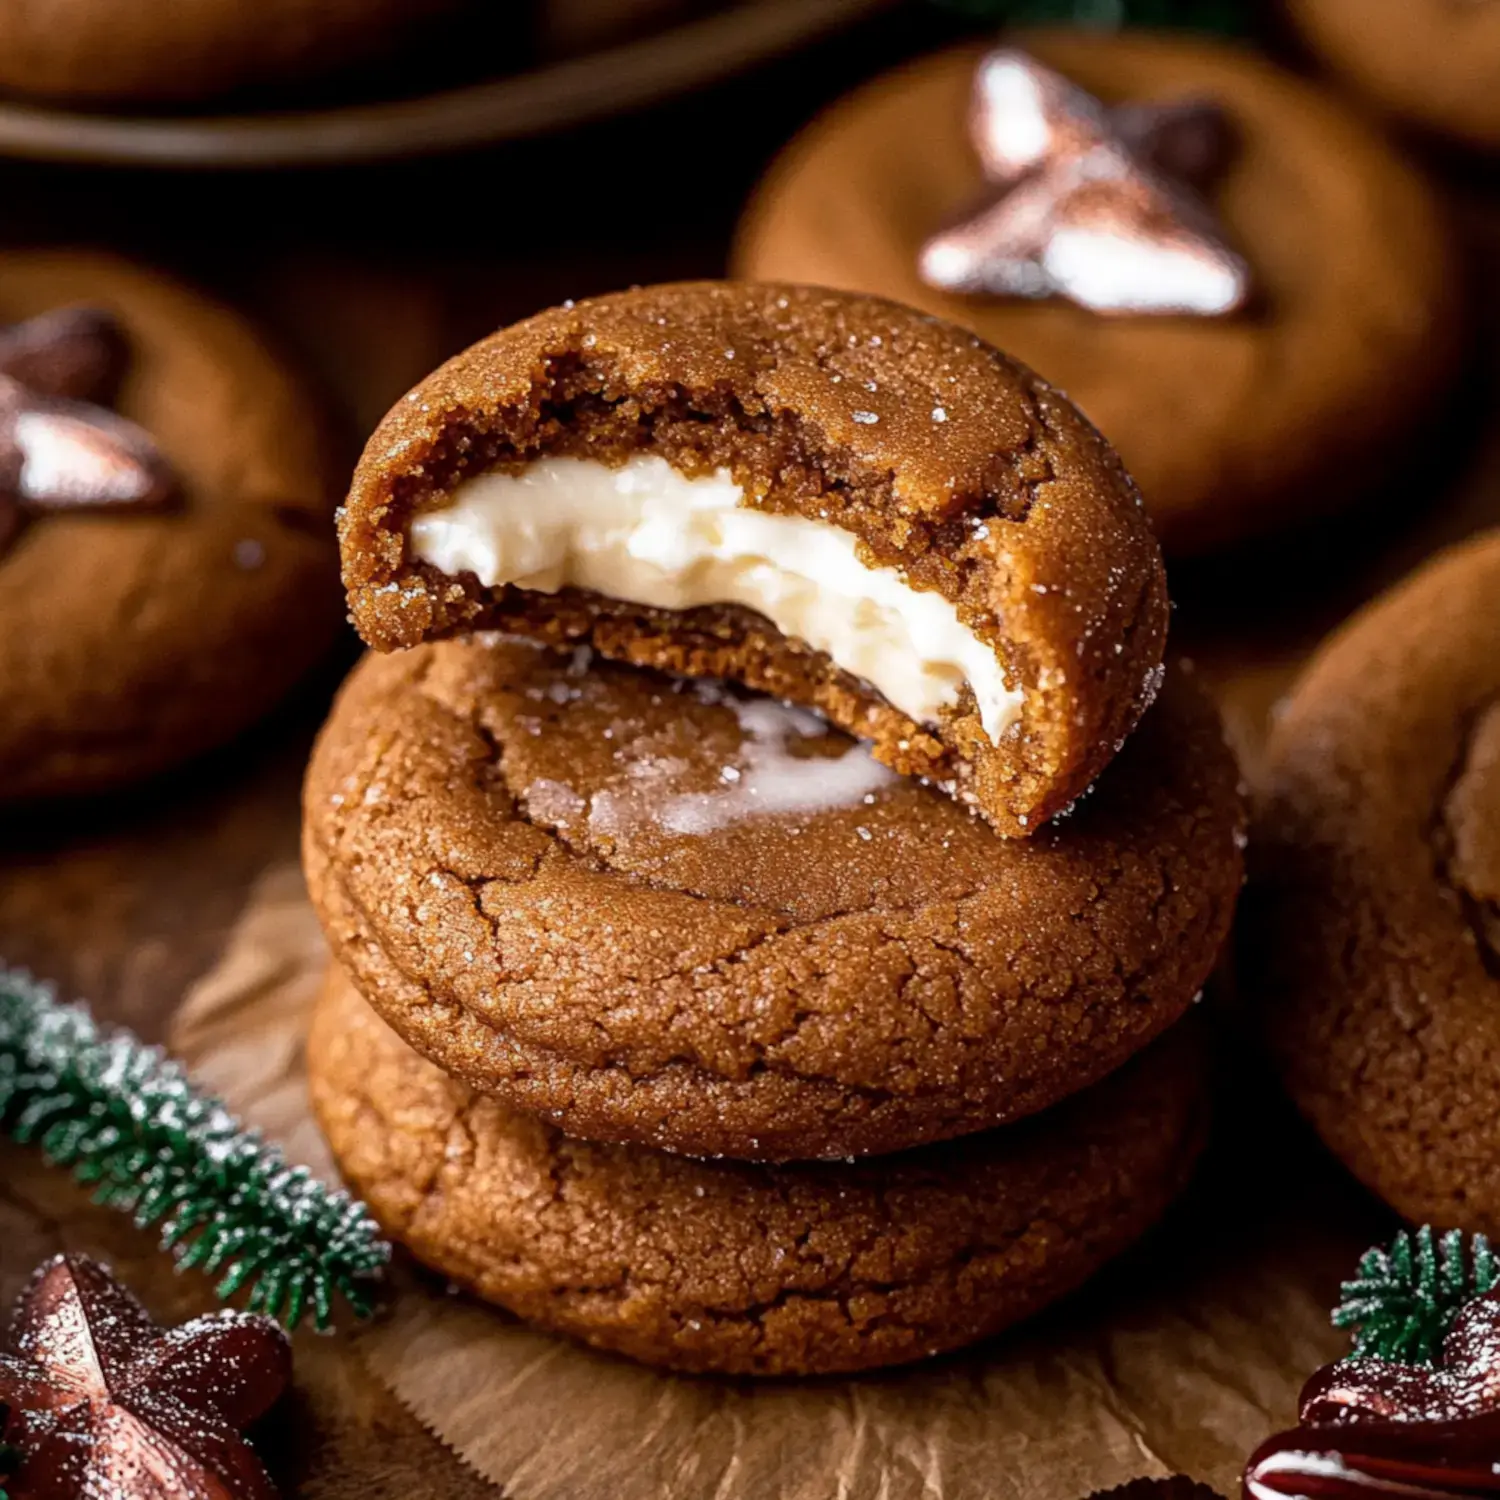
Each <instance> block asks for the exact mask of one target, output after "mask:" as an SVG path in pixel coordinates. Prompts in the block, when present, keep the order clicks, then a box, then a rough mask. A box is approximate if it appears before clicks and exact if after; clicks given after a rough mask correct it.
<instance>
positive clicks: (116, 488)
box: [0, 307, 176, 556]
mask: <svg viewBox="0 0 1500 1500" xmlns="http://www.w3.org/2000/svg"><path fill="white" fill-rule="evenodd" d="M124 359H125V342H124V337H123V335H122V334H121V332H120V327H119V325H118V324H117V323H116V322H115V320H114V319H113V318H112V317H111V316H110V315H109V314H108V313H106V312H102V311H100V310H99V309H97V308H88V307H66V308H60V309H58V310H57V311H56V312H50V313H43V314H42V315H41V316H40V317H37V318H31V319H29V320H28V321H26V322H25V323H17V324H16V325H14V326H13V327H11V328H6V329H0V556H3V555H4V553H5V550H6V548H7V547H8V546H9V545H10V543H11V542H13V541H14V540H15V538H16V537H17V535H18V534H19V533H20V530H21V526H22V524H23V522H24V521H25V519H26V517H27V516H28V515H35V514H37V513H38V512H42V511H49V510H73V509H77V508H80V507H84V508H90V509H93V508H100V507H108V508H110V509H126V510H154V509H157V508H159V507H161V506H163V505H166V504H168V503H169V502H170V501H171V500H172V499H173V497H174V496H175V494H176V481H175V479H174V477H173V475H172V471H171V470H170V468H168V466H167V463H166V460H165V459H164V458H163V457H162V455H161V451H160V450H159V449H158V448H157V446H156V444H155V442H153V441H152V439H151V436H150V434H149V433H147V432H146V431H145V430H144V429H143V428H141V427H138V426H136V424H135V423H134V422H128V421H126V420H125V418H124V417H121V416H117V415H116V414H115V413H114V412H111V411H108V410H106V409H105V407H103V406H101V405H100V404H99V403H100V402H101V401H104V400H106V399H108V398H109V396H110V395H112V394H113V391H114V388H115V386H116V385H117V384H118V383H119V378H120V374H121V372H122V370H123V368H124Z"/></svg>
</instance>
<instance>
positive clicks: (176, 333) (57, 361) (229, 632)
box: [0, 252, 339, 802]
mask: <svg viewBox="0 0 1500 1500" xmlns="http://www.w3.org/2000/svg"><path fill="white" fill-rule="evenodd" d="M0 325H4V326H3V328H0V698H3V700H4V703H5V712H4V715H3V717H0V802H3V801H6V800H15V799H22V798H32V797H44V796H51V795H56V794H59V793H72V792H82V791H92V790H96V789H99V788H102V787H107V786H111V785H114V784H116V783H118V782H122V781H125V780H128V779H131V778H135V777H139V776H144V775H148V774H151V773H154V772H157V771H160V770H163V769H164V768H166V767H168V766H171V765H174V764H176V763H178V762H180V761H182V760H185V759H186V758H188V757H189V756H192V755H195V754H197V753H199V752H200V751H203V750H206V749H208V748H210V747H211V746H214V745H217V744H219V743H221V742H223V741H224V740H226V739H228V738H230V737H231V736H232V735H234V734H236V733H238V732H239V731H240V730H241V729H243V728H245V727H246V726H247V725H248V724H250V723H251V722H252V721H253V720H255V719H256V718H257V717H259V716H260V715H261V714H262V713H264V712H265V711H266V710H267V709H268V708H269V707H270V706H271V705H272V704H273V703H274V702H275V701H276V699H277V698H279V697H280V696H281V695H282V694H283V693H284V692H285V691H286V689H287V688H288V687H290V686H291V684H292V683H293V682H294V681H295V680H296V679H297V677H299V676H300V675H301V674H302V673H303V672H304V671H305V670H306V669H307V668H308V667H309V666H310V665H311V664H312V663H313V662H314V661H315V660H316V659H317V658H318V656H320V655H321V654H322V653H323V652H324V651H325V650H326V649H327V647H328V646H329V645H330V644H331V643H332V641H333V639H334V636H335V633H336V631H337V629H338V625H339V597H338V586H337V578H336V558H335V554H334V547H333V541H332V534H331V533H332V527H331V519H332V509H333V507H332V501H331V496H330V489H331V472H330V467H329V465H328V463H327V461H326V458H325V454H324V451H323V442H322V436H321V433H320V431H319V423H318V418H317V415H316V411H315V406H314V403H313V402H312V401H311V400H310V398H309V397H308V395H307V393H306V392H305V391H304V390H303V389H302V387H301V386H300V385H299V384H298V383H297V382H296V381H295V380H294V379H293V378H292V377H291V376H290V375H289V374H288V373H287V372H286V371H285V370H284V369H283V368H282V366H281V365H280V364H279V363H278V362H277V361H276V360H275V359H273V358H272V357H271V355H270V354H268V353H267V352H266V350H265V349H264V348H263V347H262V345H261V343H260V341H259V340H258V339H257V337H256V336H255V335H254V334H253V333H252V332H251V331H250V330H249V329H248V328H246V327H245V326H244V324H243V323H242V322H241V321H240V320H239V319H238V318H237V317H236V316H234V315H233V314H232V313H230V312H228V311H227V310H225V309H223V308H221V307H218V306H216V305H214V304H213V303H211V302H208V301H206V300H205V299H203V298H202V297H199V296H198V295H196V294H195V293H192V292H189V291H187V290H186V289H184V288H182V287H179V286H177V285H175V284H173V283H171V282H169V281H167V280H165V279H163V278H161V277H159V276H156V275H154V274H152V273H150V272H148V271H144V270H140V269H138V268H136V267H134V266H131V265H128V264H126V263H125V262H122V261H118V260H114V259H112V258H109V257H106V256H102V255H93V254H81V253H80V254H72V253H69V254H59V253H55V252H29V253H20V252H6V253H5V254H3V255H0Z"/></svg>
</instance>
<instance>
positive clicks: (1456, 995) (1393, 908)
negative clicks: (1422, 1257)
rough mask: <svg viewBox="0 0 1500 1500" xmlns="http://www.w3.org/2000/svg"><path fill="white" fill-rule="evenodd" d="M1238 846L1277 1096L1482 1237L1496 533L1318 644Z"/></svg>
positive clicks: (1346, 1150)
mask: <svg viewBox="0 0 1500 1500" xmlns="http://www.w3.org/2000/svg"><path fill="white" fill-rule="evenodd" d="M1255 847H1256V849H1257V851H1258V853H1257V858H1256V868H1255V879H1254V882H1253V899H1252V900H1250V901H1248V902H1247V906H1248V907H1249V913H1250V919H1249V921H1248V923H1247V930H1246V933H1245V939H1244V942H1243V944H1242V948H1243V963H1242V968H1243V971H1244V974H1245V980H1246V985H1247V988H1248V991H1249V994H1250V995H1251V997H1252V998H1253V1000H1254V1002H1255V1004H1256V1005H1257V1006H1258V1008H1259V1011H1260V1014H1261V1016H1262V1017H1263V1019H1264V1023H1265V1028H1266V1032H1267V1035H1268V1036H1269V1038H1270V1041H1271V1045H1272V1047H1273V1049H1274V1053H1275V1056H1276V1059H1277V1062H1278V1064H1279V1066H1280V1069H1281V1073H1282V1076H1283V1078H1284V1079H1285V1080H1286V1084H1287V1087H1288V1089H1289V1090H1290V1091H1291V1094H1292V1097H1293V1098H1294V1099H1295V1100H1296V1101H1297V1103H1298V1105H1299V1106H1300V1107H1301V1109H1302V1111H1303V1112H1304V1113H1305V1114H1306V1115H1307V1117H1308V1119H1309V1120H1310V1121H1311V1122H1312V1124H1313V1125H1314V1127H1315V1128H1316V1129H1317V1131H1318V1133H1319V1134H1320V1135H1321V1136H1322V1137H1323V1139H1324V1140H1325V1141H1326V1142H1327V1143H1328V1144H1329V1146H1330V1147H1331V1148H1332V1149H1333V1151H1334V1152H1335V1153H1336V1154H1337V1155H1338V1156H1339V1157H1341V1158H1342V1159H1343V1161H1344V1162H1345V1163H1346V1164H1347V1165H1348V1166H1349V1167H1350V1169H1351V1170H1352V1171H1353V1172H1354V1173H1355V1174H1356V1175H1357V1176H1358V1177H1359V1178H1360V1179H1361V1180H1362V1181H1364V1182H1365V1183H1366V1184H1367V1185H1368V1186H1369V1187H1371V1188H1372V1189H1374V1191H1375V1192H1377V1193H1378V1194H1380V1196H1381V1197H1383V1198H1384V1199H1386V1201H1387V1202H1389V1203H1390V1204H1391V1205H1392V1206H1393V1207H1395V1208H1396V1209H1397V1210H1398V1211H1399V1212H1400V1213H1401V1214H1402V1215H1403V1216H1404V1217H1406V1218H1408V1219H1411V1220H1414V1221H1417V1222H1424V1221H1426V1222H1430V1223H1433V1224H1438V1225H1444V1226H1446V1225H1454V1224H1456V1225H1462V1226H1464V1227H1466V1228H1469V1229H1475V1230H1484V1231H1485V1232H1487V1233H1490V1234H1495V1233H1497V1232H1500V535H1496V534H1494V533H1491V534H1490V535H1488V536H1487V537H1484V538H1482V539H1480V540H1478V541H1474V542H1471V543H1469V544H1468V545H1466V546H1463V547H1460V548H1457V549H1456V550H1454V551H1451V552H1449V553H1447V554H1445V555H1443V556H1442V557H1441V558H1439V559H1438V560H1437V561H1435V562H1433V563H1431V564H1430V565H1428V566H1427V567H1425V568H1424V569H1422V571H1421V572H1419V573H1417V574H1416V575H1415V576H1414V577H1413V578H1411V579H1410V580H1409V581H1407V582H1406V583H1404V584H1402V585H1401V586H1400V587H1399V588H1397V589H1395V590H1394V591H1393V592H1392V593H1390V594H1388V595H1387V596H1386V597H1385V598H1383V599H1381V600H1379V601H1378V602H1377V603H1375V604H1374V605H1372V606H1370V607H1369V608H1368V609H1367V610H1366V611H1365V612H1364V613H1363V614H1361V615H1359V616H1357V617H1356V618H1355V619H1354V620H1353V621H1351V622H1350V623H1349V624H1348V625H1346V626H1345V627H1344V628H1343V629H1342V630H1341V631H1340V632H1339V633H1338V634H1337V635H1336V636H1335V637H1334V638H1333V639H1332V640H1331V641H1330V642H1329V643H1328V644H1327V645H1326V646H1325V647H1324V648H1323V650H1322V652H1321V653H1320V654H1319V656H1318V657H1317V658H1316V660H1315V661H1314V662H1313V664H1312V665H1311V666H1310V667H1309V668H1308V670H1307V672H1306V674H1305V675H1304V676H1303V678H1302V679H1301V681H1300V682H1299V683H1298V685H1297V687H1296V690H1295V691H1294V693H1293V694H1292V697H1291V700H1290V702H1289V703H1288V704H1287V706H1286V710H1285V712H1284V714H1283V715H1282V716H1281V718H1280V719H1279V721H1278V722H1277V724H1276V727H1275V732H1274V734H1273V736H1272V739H1271V743H1270V749H1269V773H1268V780H1267V784H1266V794H1265V806H1264V809H1263V811H1262V813H1261V815H1260V819H1259V824H1258V838H1257V841H1256V845H1255Z"/></svg>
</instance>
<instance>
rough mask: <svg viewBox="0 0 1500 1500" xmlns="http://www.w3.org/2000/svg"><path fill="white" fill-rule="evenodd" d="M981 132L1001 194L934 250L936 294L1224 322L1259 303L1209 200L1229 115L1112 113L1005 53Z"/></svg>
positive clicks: (1144, 110) (992, 75)
mask: <svg viewBox="0 0 1500 1500" xmlns="http://www.w3.org/2000/svg"><path fill="white" fill-rule="evenodd" d="M969 128H970V134H971V136H972V139H973V142H974V147H975V150H976V151H977V153H978V156H979V160H980V164H981V166H982V167H983V169H984V174H985V177H986V179H987V180H988V182H989V184H990V189H989V191H988V192H987V194H986V195H985V197H984V199H983V200H982V201H981V202H980V203H979V204H977V205H976V206H975V207H973V208H972V209H971V210H969V211H968V212H967V213H965V214H964V215H963V216H962V217H961V218H959V219H958V220H957V221H955V222H954V223H952V224H951V225H949V226H948V227H946V228H944V229H941V230H939V231H938V232H937V233H936V234H934V235H933V236H932V237H931V238H930V239H929V240H928V241H927V242H926V244H925V245H923V247H922V251H921V258H920V265H919V269H920V271H921V275H922V278H923V280H924V281H926V282H927V283H928V284H929V285H930V286H934V287H937V288H939V289H941V290H943V291H951V292H960V293H977V294H983V295H990V296H1001V297H1033V298H1036V297H1066V298H1068V299H1069V300H1070V301H1072V302H1076V303H1077V304H1078V305H1079V306H1081V307H1086V308H1088V309H1089V310H1090V311H1092V312H1096V313H1105V314H1187V315H1193V316H1198V317H1224V316H1227V315H1228V314H1231V313H1234V312H1237V311H1239V310H1240V309H1241V308H1243V307H1244V306H1245V304H1246V303H1247V302H1248V301H1249V298H1250V294H1251V278H1250V269H1249V267H1248V266H1247V265H1246V263H1245V261H1244V260H1243V258H1242V257H1241V256H1240V255H1238V254H1237V253H1236V252H1235V251H1234V250H1233V249H1232V248H1231V247H1230V245H1229V244H1228V242H1227V241H1226V239H1225V238H1224V235H1223V233H1222V231H1221V230H1220V228H1219V225H1218V224H1217V222H1216V220H1215V218H1214V215H1213V213H1212V211H1211V210H1210V208H1209V206H1208V202H1207V199H1206V198H1205V197H1204V196H1203V193H1204V189H1205V188H1206V187H1207V186H1208V185H1209V184H1210V183H1211V182H1212V181H1213V179H1214V178H1215V177H1216V176H1217V175H1218V174H1219V173H1220V172H1221V171H1222V170H1223V168H1224V166H1225V165H1226V163H1227V161H1228V159H1229V155H1230V152H1231V149H1232V145H1233V141H1232V138H1231V133H1230V130H1229V128H1228V121H1227V119H1226V118H1225V115H1224V113H1223V111H1222V110H1221V109H1220V108H1219V107H1218V106H1217V105H1215V104H1213V103H1211V102H1206V101H1188V102H1185V103H1175V104H1161V105H1157V104H1127V105H1122V106H1118V107H1113V108H1112V107H1110V106H1108V105H1105V104H1104V103H1102V102H1101V101H1100V100H1098V99H1096V98H1095V97H1094V96H1093V95H1092V94H1089V93H1087V92H1086V91H1085V90H1083V89H1081V88H1079V87H1078V86H1077V85H1076V84H1074V83H1072V82H1070V81H1069V80H1068V79H1066V78H1064V77H1063V76H1062V75H1061V74H1059V73H1056V72H1054V71H1053V70H1052V69H1050V68H1047V67H1044V66H1043V65H1042V64H1041V63H1039V62H1038V61H1037V60H1036V59H1035V58H1033V57H1031V56H1029V55H1028V54H1026V53H1024V52H1019V51H1015V50H1012V49H1009V48H998V49H996V50H994V51H992V52H989V53H987V54H986V55H985V57H984V58H983V59H982V60H981V61H980V63H979V66H978V68H977V69H976V72H975V77H974V93H973V99H972V101H971V105H970V111H969Z"/></svg>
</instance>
